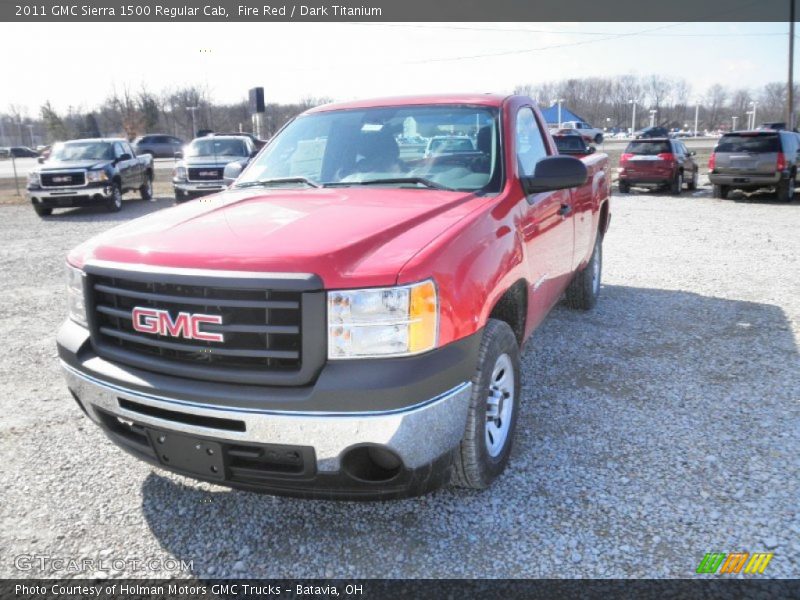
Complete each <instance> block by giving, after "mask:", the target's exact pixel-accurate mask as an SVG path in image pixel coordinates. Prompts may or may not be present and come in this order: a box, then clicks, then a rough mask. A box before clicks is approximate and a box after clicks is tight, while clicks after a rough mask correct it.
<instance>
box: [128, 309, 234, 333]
mask: <svg viewBox="0 0 800 600" xmlns="http://www.w3.org/2000/svg"><path fill="white" fill-rule="evenodd" d="M131 317H132V319H133V328H134V329H135V330H136V331H140V332H141V333H155V334H158V335H168V336H172V337H181V338H186V339H187V340H201V341H204V342H224V341H225V338H224V337H223V335H222V334H221V333H208V332H205V331H201V330H200V326H201V325H203V324H204V323H209V324H214V325H221V324H222V317H221V316H219V315H203V314H199V313H195V314H192V313H187V312H180V313H178V316H177V317H176V318H175V320H173V319H172V317H171V316H170V314H169V312H168V311H166V310H159V309H157V308H143V307H141V306H137V307H136V308H134V309H133V311H132V312H131Z"/></svg>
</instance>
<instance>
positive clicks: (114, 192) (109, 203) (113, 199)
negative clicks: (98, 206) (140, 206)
mask: <svg viewBox="0 0 800 600" xmlns="http://www.w3.org/2000/svg"><path fill="white" fill-rule="evenodd" d="M106 210H108V212H119V211H120V210H122V187H121V186H120V184H119V183H114V184H113V185H112V186H111V196H109V198H108V200H106Z"/></svg>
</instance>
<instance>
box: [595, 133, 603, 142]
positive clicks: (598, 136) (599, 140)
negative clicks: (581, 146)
mask: <svg viewBox="0 0 800 600" xmlns="http://www.w3.org/2000/svg"><path fill="white" fill-rule="evenodd" d="M594 143H595V144H602V143H603V134H602V133H598V134H597V135H596V136H594Z"/></svg>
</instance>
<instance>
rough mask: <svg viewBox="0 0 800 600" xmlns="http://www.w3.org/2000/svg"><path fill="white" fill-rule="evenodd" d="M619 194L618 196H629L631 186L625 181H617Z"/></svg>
mask: <svg viewBox="0 0 800 600" xmlns="http://www.w3.org/2000/svg"><path fill="white" fill-rule="evenodd" d="M619 193H620V194H630V193H631V184H630V183H628V182H627V181H622V180H620V181H619Z"/></svg>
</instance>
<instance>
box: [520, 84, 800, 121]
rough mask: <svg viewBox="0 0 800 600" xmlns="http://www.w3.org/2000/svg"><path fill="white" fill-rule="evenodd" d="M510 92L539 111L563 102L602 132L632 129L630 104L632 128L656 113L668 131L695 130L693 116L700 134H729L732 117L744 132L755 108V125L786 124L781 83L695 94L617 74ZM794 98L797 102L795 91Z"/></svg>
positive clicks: (715, 88)
mask: <svg viewBox="0 0 800 600" xmlns="http://www.w3.org/2000/svg"><path fill="white" fill-rule="evenodd" d="M514 91H515V93H519V94H526V95H528V96H531V97H532V98H534V99H536V100H537V102H538V103H539V104H540V106H542V107H546V106H551V105H553V104H554V103H555V102H556V101H557V100H558V99H561V100H562V106H566V107H568V108H569V109H570V110H571V111H573V112H574V113H576V114H578V115H580V116H581V117H583V118H584V119H586V120H587V121H588V122H589V123H591V124H592V125H594V126H595V127H601V128H603V127H609V128H611V127H619V128H623V129H628V128H630V127H631V123H632V117H633V106H632V105H633V103H636V107H637V108H636V124H635V127H636V128H639V127H645V126H647V125H649V124H650V111H651V110H655V111H657V112H656V113H655V118H654V120H655V124H656V125H660V126H663V127H667V128H679V129H684V128H688V129H689V130H693V129H694V119H695V112H696V111H697V113H698V130H700V131H702V130H708V131H714V130H718V129H722V130H726V129H731V127H732V124H733V119H732V118H733V117H736V128H737V129H744V128H746V127H747V122H748V115H747V112H748V111H751V110H753V103H755V109H756V125H758V124H760V123H763V122H765V121H784V120H785V119H786V104H787V86H786V84H785V83H782V82H774V83H768V84H766V85H764V86H763V87H762V88H760V89H750V88H744V87H730V86H724V85H722V84H719V83H715V84H714V85H712V86H710V87H709V88H708V89H707V90H705V92H703V93H696V92H695V91H693V90H692V86H691V85H690V84H689V83H688V82H687V81H686V80H685V79H681V78H670V77H663V76H661V75H647V76H636V75H621V76H618V77H583V78H570V79H564V80H561V81H551V82H546V83H540V84H526V85H519V86H517V87H516V89H515V90H514ZM794 97H795V98H797V97H798V88H796V89H795V92H794ZM698 106H699V110H698V109H697V107H698Z"/></svg>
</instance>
